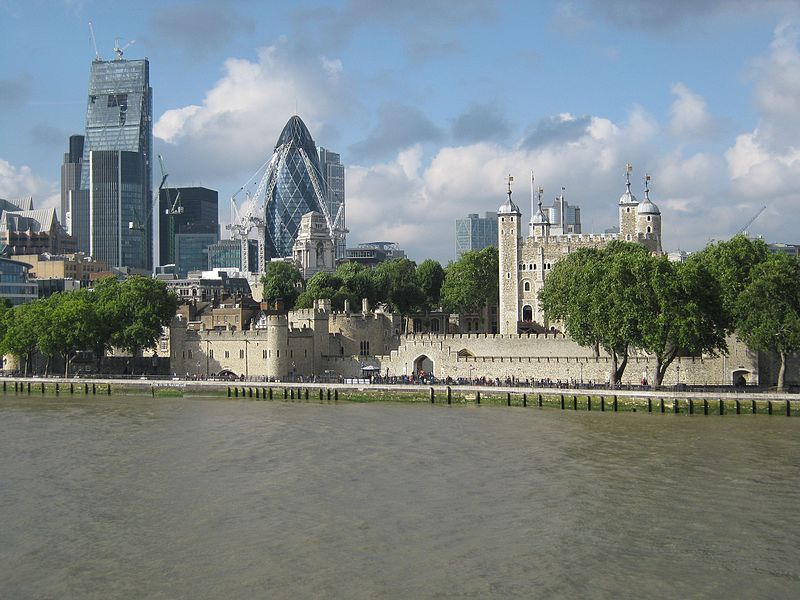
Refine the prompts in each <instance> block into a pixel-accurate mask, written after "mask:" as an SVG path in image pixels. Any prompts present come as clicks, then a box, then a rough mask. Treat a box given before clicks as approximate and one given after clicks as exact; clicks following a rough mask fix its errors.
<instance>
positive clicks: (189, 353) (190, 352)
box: [186, 350, 192, 358]
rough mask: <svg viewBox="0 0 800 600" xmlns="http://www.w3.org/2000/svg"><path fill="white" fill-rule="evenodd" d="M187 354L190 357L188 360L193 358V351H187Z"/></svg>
mask: <svg viewBox="0 0 800 600" xmlns="http://www.w3.org/2000/svg"><path fill="white" fill-rule="evenodd" d="M187 354H188V356H187V357H186V358H192V351H191V350H187Z"/></svg>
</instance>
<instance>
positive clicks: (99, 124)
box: [67, 51, 153, 269]
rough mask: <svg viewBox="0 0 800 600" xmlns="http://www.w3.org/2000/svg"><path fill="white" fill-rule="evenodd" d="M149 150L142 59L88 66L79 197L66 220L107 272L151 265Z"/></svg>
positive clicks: (149, 103)
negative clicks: (84, 233) (82, 234)
mask: <svg viewBox="0 0 800 600" xmlns="http://www.w3.org/2000/svg"><path fill="white" fill-rule="evenodd" d="M152 145H153V98H152V89H151V88H150V65H149V62H148V61H147V59H144V60H126V59H123V58H122V52H121V51H120V52H119V53H118V56H117V58H116V59H114V60H109V61H104V60H99V59H98V60H94V61H92V66H91V71H90V77H89V96H88V100H87V107H86V136H85V141H84V146H83V161H82V165H81V190H80V194H79V196H80V197H76V198H75V199H74V201H73V202H72V203H71V206H69V207H68V211H69V212H70V215H69V217H68V219H67V220H68V221H71V224H72V228H73V229H74V230H75V231H84V230H85V231H87V232H88V246H89V247H88V248H86V249H85V250H88V251H89V253H91V254H92V256H94V257H95V258H96V259H98V260H102V261H105V262H106V263H108V265H109V266H112V267H132V268H135V269H149V268H150V266H151V264H152V204H151V203H152V195H153V194H152V181H151V177H152V176H151V155H152V152H151V149H152ZM76 196H78V195H76ZM81 249H84V248H81Z"/></svg>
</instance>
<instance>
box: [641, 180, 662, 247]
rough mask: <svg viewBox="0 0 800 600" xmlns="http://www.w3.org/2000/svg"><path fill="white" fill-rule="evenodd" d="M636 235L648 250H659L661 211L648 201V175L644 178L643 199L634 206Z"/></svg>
mask: <svg viewBox="0 0 800 600" xmlns="http://www.w3.org/2000/svg"><path fill="white" fill-rule="evenodd" d="M636 237H637V240H638V241H639V243H640V244H642V245H643V246H645V247H646V248H647V249H648V250H650V252H658V253H660V252H661V211H660V210H658V207H657V206H656V205H655V204H653V203H652V202H651V201H650V175H645V178H644V201H643V202H642V203H641V204H639V205H638V206H637V207H636Z"/></svg>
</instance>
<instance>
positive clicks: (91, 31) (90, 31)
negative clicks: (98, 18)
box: [89, 21, 103, 62]
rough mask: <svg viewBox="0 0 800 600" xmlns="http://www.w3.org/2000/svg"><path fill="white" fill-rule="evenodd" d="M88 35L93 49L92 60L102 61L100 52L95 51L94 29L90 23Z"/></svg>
mask: <svg viewBox="0 0 800 600" xmlns="http://www.w3.org/2000/svg"><path fill="white" fill-rule="evenodd" d="M89 35H90V36H91V37H92V46H93V47H94V59H95V61H97V62H100V61H101V60H103V57H102V56H100V51H99V50H98V49H97V40H96V39H95V37H94V27H92V22H91V21H89Z"/></svg>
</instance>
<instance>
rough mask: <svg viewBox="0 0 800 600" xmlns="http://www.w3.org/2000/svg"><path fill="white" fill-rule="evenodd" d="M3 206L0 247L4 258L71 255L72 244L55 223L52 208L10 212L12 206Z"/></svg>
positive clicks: (25, 204) (0, 215) (57, 223)
mask: <svg viewBox="0 0 800 600" xmlns="http://www.w3.org/2000/svg"><path fill="white" fill-rule="evenodd" d="M5 206H7V207H8V209H4V210H3V211H2V212H0V244H2V245H3V246H4V247H5V251H6V252H7V253H8V254H10V255H17V254H41V253H42V252H51V253H54V254H58V253H61V252H75V240H74V238H72V237H71V236H69V235H68V234H67V232H66V230H65V229H64V228H63V227H62V226H61V224H60V223H59V222H58V219H57V218H56V209H55V208H41V209H39V210H33V209H30V210H13V209H15V208H17V207H16V205H14V204H13V203H6V204H5ZM23 206H33V203H32V202H31V203H24V204H23ZM9 209H10V210H9Z"/></svg>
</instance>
